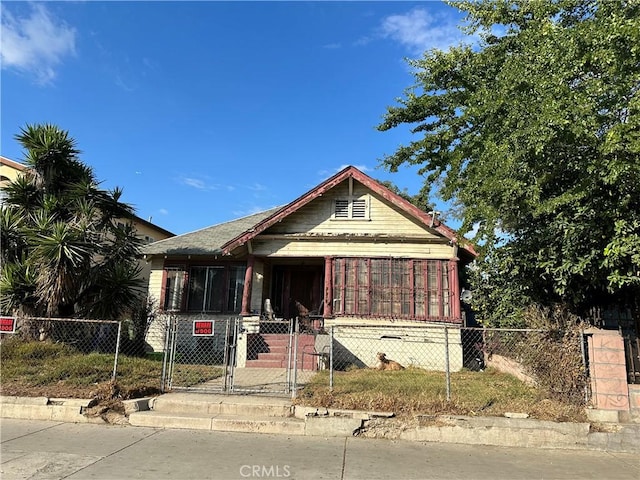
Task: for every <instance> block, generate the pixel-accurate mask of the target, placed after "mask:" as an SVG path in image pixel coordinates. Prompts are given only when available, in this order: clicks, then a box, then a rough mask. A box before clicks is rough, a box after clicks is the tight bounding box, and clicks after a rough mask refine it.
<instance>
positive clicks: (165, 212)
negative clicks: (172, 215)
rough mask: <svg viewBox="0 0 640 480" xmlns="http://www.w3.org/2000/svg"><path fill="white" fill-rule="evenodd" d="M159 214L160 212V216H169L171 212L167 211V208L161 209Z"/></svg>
mask: <svg viewBox="0 0 640 480" xmlns="http://www.w3.org/2000/svg"><path fill="white" fill-rule="evenodd" d="M158 212H160V214H162V215H169V210H167V209H166V208H161V209H160V210H158Z"/></svg>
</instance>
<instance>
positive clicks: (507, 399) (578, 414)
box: [299, 368, 585, 421]
mask: <svg viewBox="0 0 640 480" xmlns="http://www.w3.org/2000/svg"><path fill="white" fill-rule="evenodd" d="M328 385H329V378H328V372H326V371H325V372H319V373H318V374H317V375H316V376H315V377H314V378H313V380H312V381H311V383H309V384H308V385H307V386H306V387H305V388H304V390H303V391H302V394H301V396H300V398H299V403H301V404H303V405H309V406H318V407H328V408H343V409H356V410H373V411H387V412H394V413H395V414H396V415H398V416H400V417H408V416H413V415H416V414H423V415H437V414H450V415H488V416H501V415H503V414H504V413H505V412H522V413H528V414H529V415H530V416H531V417H533V418H538V419H544V420H554V421H585V413H584V409H583V408H582V407H579V406H575V405H569V404H565V403H562V402H559V401H557V400H551V399H548V398H547V397H546V395H545V394H544V392H543V391H540V390H538V389H536V388H534V387H530V386H528V385H526V384H525V383H523V382H521V381H520V380H518V379H517V378H515V377H513V376H511V375H508V374H504V373H501V372H498V371H497V370H494V369H488V370H486V371H484V372H471V371H466V370H463V371H461V372H456V373H453V374H452V375H451V400H450V401H447V394H446V381H445V374H444V373H443V372H430V371H427V370H422V369H418V368H408V369H406V370H403V371H397V372H396V371H378V370H374V369H358V370H351V371H348V372H334V388H333V391H329V388H328Z"/></svg>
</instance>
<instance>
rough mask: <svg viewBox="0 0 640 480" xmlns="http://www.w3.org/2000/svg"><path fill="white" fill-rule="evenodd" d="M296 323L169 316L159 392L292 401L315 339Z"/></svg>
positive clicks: (306, 367) (301, 380)
mask: <svg viewBox="0 0 640 480" xmlns="http://www.w3.org/2000/svg"><path fill="white" fill-rule="evenodd" d="M296 325H297V322H296V321H295V320H291V321H289V320H287V321H273V322H270V321H264V320H262V321H260V322H246V323H244V322H243V320H242V319H241V318H227V319H214V318H207V317H206V316H205V315H201V316H198V317H192V316H191V317H183V316H179V315H170V316H169V317H168V319H167V327H166V328H167V335H166V341H165V349H164V351H165V355H164V363H163V373H162V390H163V391H172V390H173V391H180V390H183V391H193V392H202V393H208V392H210V393H226V394H244V395H247V394H260V395H281V396H292V397H295V396H296V393H297V390H298V386H299V384H300V383H301V382H304V381H305V379H307V377H309V376H310V375H309V374H310V372H309V371H308V370H309V365H310V362H312V361H314V360H315V357H314V355H315V352H314V350H313V348H314V347H313V345H314V344H313V342H314V340H315V337H309V336H307V335H301V334H300V333H299V332H298V331H297V328H296ZM314 370H315V369H314Z"/></svg>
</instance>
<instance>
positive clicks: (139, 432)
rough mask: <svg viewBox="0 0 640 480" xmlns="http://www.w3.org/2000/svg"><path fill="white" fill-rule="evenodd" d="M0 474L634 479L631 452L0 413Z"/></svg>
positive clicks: (178, 478)
mask: <svg viewBox="0 0 640 480" xmlns="http://www.w3.org/2000/svg"><path fill="white" fill-rule="evenodd" d="M0 438H1V448H0V455H1V457H0V458H1V470H0V477H1V478H2V480H16V479H34V480H35V479H38V480H50V479H73V480H75V479H116V480H118V479H154V480H162V479H172V480H182V479H185V480H199V479H247V478H248V479H256V478H280V479H283V478H284V479H299V480H307V479H309V480H314V479H340V480H342V479H353V480H355V479H363V480H376V479H393V480H396V479H397V480H404V479H447V480H454V479H464V480H472V479H487V480H489V479H490V480H501V479H505V480H507V479H508V480H520V479H598V480H607V479H611V480H617V479H621V480H622V479H632V480H638V479H639V478H640V458H639V457H638V455H637V454H631V453H609V452H600V451H593V450H590V451H587V450H543V449H534V448H526V449H525V448H504V447H490V446H469V445H456V444H438V443H419V442H403V441H391V440H374V439H363V438H354V437H349V438H336V437H333V438H323V437H308V436H286V435H266V434H248V433H228V432H214V431H202V430H163V429H153V428H144V427H131V426H115V425H96V424H71V423H58V422H50V421H37V420H14V419H6V418H3V419H0Z"/></svg>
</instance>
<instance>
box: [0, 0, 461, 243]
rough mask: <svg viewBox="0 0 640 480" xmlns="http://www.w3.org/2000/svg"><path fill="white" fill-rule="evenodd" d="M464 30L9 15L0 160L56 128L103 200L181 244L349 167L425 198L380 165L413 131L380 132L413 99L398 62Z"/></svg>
mask: <svg viewBox="0 0 640 480" xmlns="http://www.w3.org/2000/svg"><path fill="white" fill-rule="evenodd" d="M461 20H462V15H461V14H460V13H459V12H458V11H457V10H456V9H454V8H452V7H449V6H447V5H445V4H443V3H440V2H425V1H423V2H45V3H31V2H7V1H4V2H3V4H2V49H1V52H2V73H1V74H2V78H1V80H2V83H1V100H2V106H1V119H0V120H1V125H2V136H1V145H0V153H1V154H2V155H4V156H5V157H8V158H11V159H14V160H17V161H21V160H22V158H23V152H22V149H21V147H20V145H19V144H17V142H16V141H15V140H14V138H13V137H14V135H15V134H16V133H18V131H19V129H20V127H22V126H24V125H26V124H28V123H29V124H33V123H45V122H46V123H54V124H56V125H58V126H60V127H61V128H64V129H65V130H68V131H69V133H70V135H71V136H72V137H74V138H75V139H76V140H77V142H78V146H79V148H80V149H81V150H82V152H83V153H82V155H81V159H82V160H83V161H84V162H86V163H87V164H89V165H91V166H92V167H93V168H94V170H95V172H96V175H97V177H98V178H99V179H100V180H102V181H103V183H102V186H103V187H104V188H113V187H114V186H120V187H122V188H123V189H124V201H126V202H127V203H130V204H132V205H133V206H134V207H135V208H136V211H137V214H138V215H139V216H140V217H143V218H145V219H149V218H150V217H151V219H152V221H153V222H154V223H156V224H158V225H160V226H162V227H164V228H166V229H168V230H171V231H173V232H174V233H177V234H180V233H186V232H189V231H193V230H197V229H200V228H203V227H206V226H209V225H213V224H217V223H220V222H224V221H227V220H231V219H233V218H237V217H240V216H245V215H249V214H251V213H255V212H257V211H261V210H265V209H268V208H271V207H274V206H277V205H283V204H286V203H288V202H290V201H291V200H293V199H295V198H297V197H298V196H300V195H301V194H303V193H304V192H306V191H307V190H309V189H310V188H312V187H313V186H315V185H317V184H318V183H320V182H321V181H322V180H324V179H326V178H327V177H329V176H330V175H332V174H334V173H335V172H337V171H338V170H340V169H341V168H342V167H344V166H346V165H355V166H356V167H358V168H360V169H361V170H363V171H364V172H365V173H367V174H368V175H370V176H372V177H374V178H377V179H379V180H391V181H393V182H394V183H395V184H396V185H398V186H399V187H400V188H401V189H407V191H408V192H409V193H411V194H414V193H417V191H418V190H419V189H420V186H421V184H422V178H421V177H420V176H418V175H417V173H416V169H415V168H409V167H405V168H403V169H402V171H401V172H398V173H396V174H391V173H388V172H386V171H384V170H383V169H381V168H379V166H378V165H379V163H380V159H381V158H382V157H383V156H384V155H385V154H391V153H393V152H394V151H395V150H396V148H397V147H398V146H399V145H401V144H406V143H407V142H408V141H410V140H411V138H412V135H411V134H410V133H409V130H408V128H402V127H400V128H397V129H395V130H393V131H390V132H378V131H377V130H376V129H375V127H376V125H378V123H380V121H381V119H382V116H383V115H384V113H385V111H386V107H387V106H389V105H393V104H394V103H395V99H396V98H398V97H400V96H401V95H402V93H403V90H404V89H405V88H406V87H409V86H411V85H412V84H413V77H412V75H411V73H410V69H409V67H408V65H407V64H406V62H405V61H404V60H403V59H404V58H417V57H419V56H420V55H421V52H423V51H425V50H427V49H430V48H441V49H446V48H447V47H448V46H450V45H454V44H457V43H459V42H460V41H463V40H464V36H463V34H462V33H461V32H460V30H459V29H458V28H457V25H459V24H460V23H461ZM442 208H443V209H444V208H445V206H442ZM448 223H449V224H450V225H451V226H454V227H455V222H452V221H451V222H448Z"/></svg>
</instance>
